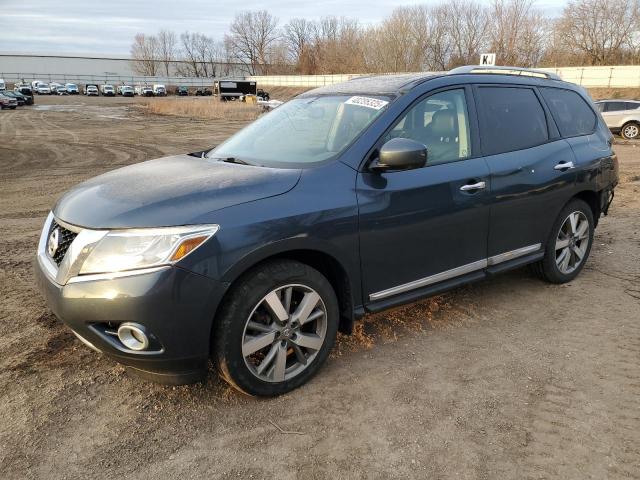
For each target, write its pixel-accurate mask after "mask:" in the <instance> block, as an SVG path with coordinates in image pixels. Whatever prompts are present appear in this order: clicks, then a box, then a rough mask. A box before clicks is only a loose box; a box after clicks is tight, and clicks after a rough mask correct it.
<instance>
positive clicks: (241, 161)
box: [213, 157, 249, 165]
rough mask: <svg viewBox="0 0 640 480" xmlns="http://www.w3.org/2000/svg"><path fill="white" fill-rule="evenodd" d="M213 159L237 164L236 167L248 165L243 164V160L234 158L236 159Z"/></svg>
mask: <svg viewBox="0 0 640 480" xmlns="http://www.w3.org/2000/svg"><path fill="white" fill-rule="evenodd" d="M213 158H215V159H216V160H220V161H221V162H225V163H237V164H238V165H249V163H247V162H245V161H244V160H240V159H239V158H236V157H213Z"/></svg>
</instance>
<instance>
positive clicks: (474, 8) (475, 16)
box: [447, 0, 489, 68]
mask: <svg viewBox="0 0 640 480" xmlns="http://www.w3.org/2000/svg"><path fill="white" fill-rule="evenodd" d="M447 9H448V10H449V11H450V12H451V15H449V25H450V27H449V32H450V33H449V34H450V37H451V48H452V52H451V58H450V60H449V68H452V67H457V66H460V65H471V64H474V63H476V62H477V61H478V60H477V59H478V58H479V56H480V53H482V51H483V49H484V48H486V47H487V43H488V42H487V34H488V31H489V10H488V9H487V8H486V7H484V6H483V5H480V4H479V3H476V2H474V1H465V0H453V1H452V2H451V3H450V4H448V6H447Z"/></svg>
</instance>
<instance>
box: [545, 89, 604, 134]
mask: <svg viewBox="0 0 640 480" xmlns="http://www.w3.org/2000/svg"><path fill="white" fill-rule="evenodd" d="M540 91H541V92H542V96H543V97H544V99H545V101H546V102H547V105H548V107H549V110H551V114H552V115H553V117H554V119H555V121H556V125H557V126H558V130H560V134H561V135H562V136H563V137H575V136H578V135H588V134H590V133H593V131H594V129H595V128H596V121H597V117H596V114H595V113H594V112H593V110H592V109H591V107H590V106H589V104H588V103H587V102H586V101H585V99H584V98H582V97H581V96H580V95H579V94H578V93H576V92H574V91H572V90H564V89H561V88H551V87H543V88H541V89H540Z"/></svg>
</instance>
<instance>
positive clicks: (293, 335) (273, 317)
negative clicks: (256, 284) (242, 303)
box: [242, 284, 327, 382]
mask: <svg viewBox="0 0 640 480" xmlns="http://www.w3.org/2000/svg"><path fill="white" fill-rule="evenodd" d="M326 333H327V309H326V306H325V304H324V302H323V301H322V298H321V297H320V295H319V294H318V293H317V292H316V291H315V290H313V289H312V288H310V287H308V286H305V285H300V284H291V285H285V286H282V287H278V288H276V289H274V290H272V291H271V292H269V293H268V294H267V295H265V296H264V298H263V299H262V300H260V302H259V303H258V304H257V305H256V306H255V307H254V309H253V310H252V312H251V314H250V315H249V318H248V319H247V321H246V324H245V328H244V332H243V334H242V356H243V357H244V361H245V364H246V365H247V367H248V368H249V370H250V371H251V373H252V374H253V375H255V376H256V377H258V378H259V379H260V380H263V381H267V382H283V381H285V380H290V379H291V378H293V377H295V376H297V375H299V374H300V373H301V372H302V371H303V370H304V369H305V368H307V367H308V366H309V365H310V364H311V363H312V362H313V360H314V358H315V357H316V355H317V354H318V352H319V351H320V349H321V348H322V345H323V344H324V341H325V337H326Z"/></svg>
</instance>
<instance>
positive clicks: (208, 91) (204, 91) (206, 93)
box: [196, 87, 213, 97]
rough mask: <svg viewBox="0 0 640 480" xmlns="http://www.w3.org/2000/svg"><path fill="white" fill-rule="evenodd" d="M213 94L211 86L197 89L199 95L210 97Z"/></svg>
mask: <svg viewBox="0 0 640 480" xmlns="http://www.w3.org/2000/svg"><path fill="white" fill-rule="evenodd" d="M212 94H213V92H212V91H211V89H210V88H207V87H198V88H197V89H196V95H197V96H199V97H201V96H202V97H210V96H211V95H212Z"/></svg>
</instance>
